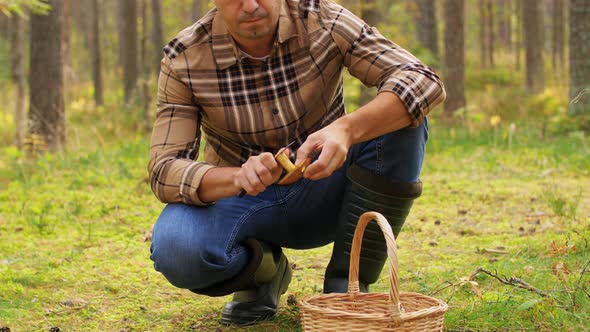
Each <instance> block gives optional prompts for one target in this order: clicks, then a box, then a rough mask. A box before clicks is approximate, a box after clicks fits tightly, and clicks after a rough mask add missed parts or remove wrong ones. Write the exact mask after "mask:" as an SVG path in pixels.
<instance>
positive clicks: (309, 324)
mask: <svg viewBox="0 0 590 332" xmlns="http://www.w3.org/2000/svg"><path fill="white" fill-rule="evenodd" d="M372 220H374V221H376V222H377V224H379V227H380V228H381V231H382V232H383V234H384V236H385V241H386V243H387V256H388V257H389V293H361V292H360V291H359V281H358V278H359V277H358V275H359V270H358V269H359V259H360V251H361V244H362V239H363V234H364V232H365V228H366V227H367V224H368V223H369V222H370V221H372ZM348 278H349V282H348V292H347V293H345V294H339V293H333V294H320V295H315V296H312V297H310V298H307V299H303V300H301V301H300V302H299V307H300V309H301V316H302V325H303V330H304V331H314V332H323V331H326V332H327V331H352V332H354V331H412V332H414V331H442V325H443V319H444V313H445V312H446V311H447V309H448V307H447V304H446V303H445V302H443V301H440V300H437V299H435V298H432V297H429V296H426V295H422V294H418V293H409V292H402V293H400V292H399V275H398V260H397V247H396V244H395V239H394V236H393V232H392V231H391V226H389V223H388V222H387V220H386V219H385V217H383V215H381V214H379V213H377V212H366V213H364V214H363V215H362V216H361V217H360V219H359V222H358V225H357V228H356V231H355V233H354V237H353V240H352V250H351V254H350V272H349V277H348Z"/></svg>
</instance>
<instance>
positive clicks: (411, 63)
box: [321, 0, 446, 126]
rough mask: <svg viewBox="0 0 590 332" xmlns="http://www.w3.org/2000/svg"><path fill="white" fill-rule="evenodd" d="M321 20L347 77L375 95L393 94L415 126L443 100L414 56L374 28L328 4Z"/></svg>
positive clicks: (429, 73)
mask: <svg viewBox="0 0 590 332" xmlns="http://www.w3.org/2000/svg"><path fill="white" fill-rule="evenodd" d="M321 16H322V20H323V21H324V23H325V24H324V26H325V27H326V29H328V30H329V31H330V33H331V35H332V38H333V39H334V41H335V42H336V44H337V45H338V48H339V49H340V52H341V55H342V57H343V59H344V65H345V66H346V67H347V68H348V71H349V72H350V74H351V75H353V76H354V77H356V78H358V79H359V80H361V81H362V82H363V83H364V84H365V85H367V86H370V87H377V88H378V93H381V92H386V91H389V92H393V93H395V94H397V95H398V96H399V97H400V99H401V100H402V101H403V103H404V104H405V106H406V107H407V110H408V112H409V113H410V115H411V117H412V119H413V123H412V125H413V126H418V125H419V124H420V122H421V121H422V120H423V119H424V117H425V116H426V115H427V114H428V113H429V112H430V111H431V110H432V109H433V108H434V107H435V106H437V105H438V104H440V103H441V102H442V101H443V100H444V99H445V96H446V94H445V90H444V86H443V83H442V81H441V80H440V78H439V77H438V76H437V75H436V74H435V73H434V71H433V70H432V69H430V68H429V67H428V66H426V65H424V64H423V63H422V62H420V60H418V59H417V58H416V57H415V56H414V55H412V54H411V53H410V52H408V51H406V50H405V49H403V48H401V47H400V46H398V45H396V44H395V43H393V42H392V41H390V40H388V39H387V38H385V37H383V36H382V35H381V34H380V33H379V32H378V31H377V30H376V29H375V28H372V27H370V26H368V25H367V24H366V23H365V22H364V21H363V20H361V19H360V18H358V17H357V16H355V15H354V14H352V13H351V12H349V11H348V10H346V9H344V8H343V7H341V6H339V5H337V4H334V3H332V2H330V1H323V0H322V11H321Z"/></svg>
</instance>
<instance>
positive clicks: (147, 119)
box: [140, 0, 161, 135]
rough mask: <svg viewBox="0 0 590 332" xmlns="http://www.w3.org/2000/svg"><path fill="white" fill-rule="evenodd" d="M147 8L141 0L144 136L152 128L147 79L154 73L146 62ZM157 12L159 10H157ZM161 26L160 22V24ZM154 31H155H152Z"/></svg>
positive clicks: (147, 61) (153, 1)
mask: <svg viewBox="0 0 590 332" xmlns="http://www.w3.org/2000/svg"><path fill="white" fill-rule="evenodd" d="M155 2H158V6H159V0H152V9H154V8H155V7H154V6H153V5H154V3H155ZM147 7H148V0H141V17H142V25H141V43H140V45H141V47H140V49H141V64H142V68H143V70H142V74H143V79H142V80H141V90H142V97H143V120H144V126H143V130H144V133H145V134H146V135H149V133H150V132H151V127H152V118H151V114H152V112H151V107H150V106H151V105H150V104H151V96H150V89H149V77H150V76H151V75H150V74H152V73H153V72H154V68H152V62H151V61H149V60H148V52H147V41H148V39H149V37H148V24H147V22H148V17H147ZM158 10H159V8H158ZM155 12H156V11H155V10H152V15H154V16H155V15H156V14H155ZM155 23H156V19H155V18H154V24H155ZM160 24H161V22H160ZM154 30H156V29H154ZM160 30H161V29H160Z"/></svg>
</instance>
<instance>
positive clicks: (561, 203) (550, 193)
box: [543, 188, 582, 219]
mask: <svg viewBox="0 0 590 332" xmlns="http://www.w3.org/2000/svg"><path fill="white" fill-rule="evenodd" d="M543 199H544V200H545V202H547V204H548V205H549V207H550V208H551V211H553V213H555V214H556V215H557V216H559V217H561V218H569V219H576V214H577V212H578V206H579V204H580V200H581V199H582V189H581V188H580V189H579V190H578V193H577V194H575V195H574V196H573V197H571V198H568V197H566V196H564V195H562V194H560V193H559V192H557V190H555V188H554V189H553V190H546V191H545V192H543Z"/></svg>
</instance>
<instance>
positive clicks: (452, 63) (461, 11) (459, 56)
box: [443, 0, 465, 119]
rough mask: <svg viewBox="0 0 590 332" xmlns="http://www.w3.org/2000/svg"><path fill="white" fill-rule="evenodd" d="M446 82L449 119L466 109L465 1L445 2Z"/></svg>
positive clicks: (446, 105)
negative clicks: (457, 111)
mask: <svg viewBox="0 0 590 332" xmlns="http://www.w3.org/2000/svg"><path fill="white" fill-rule="evenodd" d="M444 20H445V56H444V71H443V74H444V80H445V87H446V90H447V100H446V101H445V106H444V112H445V116H446V117H447V118H448V119H451V118H452V115H453V113H454V112H455V111H456V110H458V109H460V108H463V107H465V32H464V24H465V1H464V0H445V1H444Z"/></svg>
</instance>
